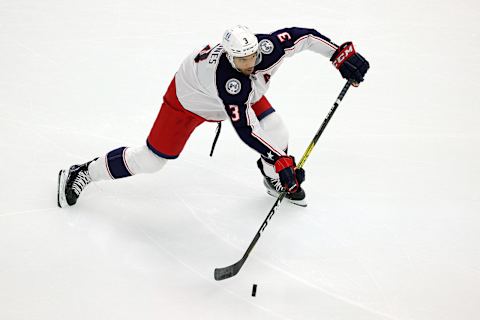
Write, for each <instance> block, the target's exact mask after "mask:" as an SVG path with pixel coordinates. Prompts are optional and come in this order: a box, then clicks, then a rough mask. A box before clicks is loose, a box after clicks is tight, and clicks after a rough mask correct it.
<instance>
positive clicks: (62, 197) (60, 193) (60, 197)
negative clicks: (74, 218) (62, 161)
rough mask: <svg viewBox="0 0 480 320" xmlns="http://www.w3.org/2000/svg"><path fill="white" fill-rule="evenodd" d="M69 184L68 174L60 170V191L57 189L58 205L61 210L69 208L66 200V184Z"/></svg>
mask: <svg viewBox="0 0 480 320" xmlns="http://www.w3.org/2000/svg"><path fill="white" fill-rule="evenodd" d="M66 182H67V173H66V172H65V170H60V172H59V173H58V189H57V205H58V207H60V208H65V207H68V203H67V199H66V198H65V184H66Z"/></svg>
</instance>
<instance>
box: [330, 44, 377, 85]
mask: <svg viewBox="0 0 480 320" xmlns="http://www.w3.org/2000/svg"><path fill="white" fill-rule="evenodd" d="M330 61H332V63H333V65H334V66H335V68H337V69H338V70H339V71H340V74H341V75H342V77H343V78H345V79H347V80H351V81H352V85H353V86H354V87H358V86H359V85H360V82H362V81H363V78H364V76H365V74H366V73H367V70H368V69H369V68H370V64H369V63H368V61H367V60H366V59H365V58H364V57H363V56H362V55H361V54H359V53H356V52H355V48H354V47H353V44H352V43H351V42H345V43H344V44H342V45H341V46H340V47H338V49H337V50H336V51H335V53H334V54H333V56H332V57H331V58H330Z"/></svg>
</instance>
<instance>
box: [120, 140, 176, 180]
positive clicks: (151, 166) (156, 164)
mask: <svg viewBox="0 0 480 320" xmlns="http://www.w3.org/2000/svg"><path fill="white" fill-rule="evenodd" d="M126 161H127V163H128V164H129V166H130V169H131V170H132V171H133V172H134V173H135V174H138V173H154V172H157V171H159V170H160V169H162V168H163V166H164V165H165V164H166V163H167V159H164V158H161V157H159V156H157V155H156V154H154V153H153V152H152V151H151V150H150V149H148V147H147V146H141V147H135V148H129V149H128V150H127V151H126Z"/></svg>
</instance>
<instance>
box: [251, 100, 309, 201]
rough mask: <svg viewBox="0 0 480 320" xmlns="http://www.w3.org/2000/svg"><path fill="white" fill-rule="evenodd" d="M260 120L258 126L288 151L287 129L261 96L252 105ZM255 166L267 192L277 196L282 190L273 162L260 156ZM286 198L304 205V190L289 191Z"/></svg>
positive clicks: (276, 143)
mask: <svg viewBox="0 0 480 320" xmlns="http://www.w3.org/2000/svg"><path fill="white" fill-rule="evenodd" d="M252 108H253V110H254V111H255V113H256V114H257V118H258V119H259V120H260V126H261V127H262V129H263V131H264V132H265V133H267V134H268V136H269V138H270V139H271V141H272V142H273V143H274V144H275V145H277V146H280V147H281V148H282V149H283V150H284V151H285V152H288V137H289V133H288V129H287V127H286V125H285V123H284V122H283V120H282V118H281V117H280V115H279V114H278V113H277V112H275V110H274V109H273V107H272V106H271V105H270V103H269V102H268V100H267V99H266V98H265V97H262V99H260V100H259V101H258V102H257V103H255V104H254V105H253V106H252ZM257 166H258V168H259V169H260V172H261V173H262V175H263V177H264V179H263V183H264V185H265V187H266V189H267V193H268V194H269V195H271V196H274V197H277V196H278V195H279V192H281V191H282V190H283V188H282V185H281V183H280V179H279V176H278V173H276V172H275V167H274V163H273V162H272V161H271V160H270V159H267V158H265V157H260V159H258V161H257ZM286 198H287V200H289V201H290V202H292V203H295V204H297V205H300V206H306V204H307V203H306V200H305V191H304V190H303V189H302V188H299V189H298V191H297V192H295V193H289V194H287V196H286Z"/></svg>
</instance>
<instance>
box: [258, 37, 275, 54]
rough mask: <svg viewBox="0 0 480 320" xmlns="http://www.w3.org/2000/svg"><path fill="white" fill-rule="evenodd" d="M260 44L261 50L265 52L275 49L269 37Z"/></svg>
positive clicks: (268, 52)
mask: <svg viewBox="0 0 480 320" xmlns="http://www.w3.org/2000/svg"><path fill="white" fill-rule="evenodd" d="M258 46H259V47H260V52H261V53H263V54H270V53H272V51H273V43H272V41H270V40H268V39H263V40H262V41H260V43H259V44H258Z"/></svg>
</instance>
